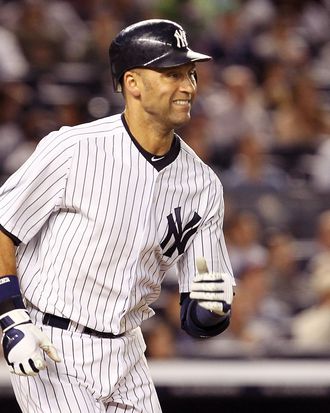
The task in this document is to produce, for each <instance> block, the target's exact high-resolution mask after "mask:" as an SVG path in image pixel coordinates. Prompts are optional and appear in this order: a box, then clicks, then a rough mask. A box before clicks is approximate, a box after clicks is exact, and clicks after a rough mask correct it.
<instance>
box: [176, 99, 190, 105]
mask: <svg viewBox="0 0 330 413" xmlns="http://www.w3.org/2000/svg"><path fill="white" fill-rule="evenodd" d="M175 103H177V104H178V105H186V104H187V103H189V100H176V101H175Z"/></svg>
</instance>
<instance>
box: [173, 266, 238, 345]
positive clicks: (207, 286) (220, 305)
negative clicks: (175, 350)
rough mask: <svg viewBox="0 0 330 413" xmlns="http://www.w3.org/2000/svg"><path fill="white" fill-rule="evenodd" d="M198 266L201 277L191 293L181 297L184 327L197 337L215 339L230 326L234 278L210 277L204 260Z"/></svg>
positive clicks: (227, 275) (216, 275) (224, 275)
mask: <svg viewBox="0 0 330 413" xmlns="http://www.w3.org/2000/svg"><path fill="white" fill-rule="evenodd" d="M196 264H197V270H198V274H197V275H196V277H195V279H194V281H193V283H192V287H191V293H190V295H189V293H183V294H181V301H180V304H181V325H182V328H183V329H184V330H185V331H186V332H187V333H188V334H190V335H191V336H193V337H199V338H202V337H203V338H206V337H213V336H216V335H218V334H220V333H222V332H223V331H224V330H226V328H227V327H228V326H229V323H230V312H231V303H232V300H233V284H232V278H231V276H230V275H229V274H226V273H209V271H208V268H207V264H206V261H205V259H204V258H199V259H198V260H197V262H196Z"/></svg>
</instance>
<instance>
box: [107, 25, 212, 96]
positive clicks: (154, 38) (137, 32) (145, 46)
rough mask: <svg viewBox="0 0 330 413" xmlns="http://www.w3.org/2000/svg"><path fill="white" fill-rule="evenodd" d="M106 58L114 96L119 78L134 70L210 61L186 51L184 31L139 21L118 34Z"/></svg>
mask: <svg viewBox="0 0 330 413" xmlns="http://www.w3.org/2000/svg"><path fill="white" fill-rule="evenodd" d="M109 56H110V64H111V73H112V79H113V86H114V89H115V91H116V92H121V90H122V88H121V79H122V76H123V74H124V73H125V72H126V71H127V70H130V69H133V68H135V67H149V68H161V67H162V68H166V67H173V66H180V65H183V64H185V63H188V62H203V61H206V60H210V59H211V57H210V56H207V55H205V54H201V53H197V52H194V51H192V50H191V49H189V47H188V42H187V38H186V33H185V31H184V29H183V28H182V27H181V26H180V25H179V24H177V23H174V22H172V21H170V20H163V19H150V20H143V21H141V22H139V23H135V24H132V25H131V26H128V27H127V28H126V29H124V30H122V31H121V32H119V33H118V34H117V36H116V37H115V38H114V40H113V41H112V43H111V45H110V49H109Z"/></svg>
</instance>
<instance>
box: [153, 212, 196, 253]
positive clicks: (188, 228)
mask: <svg viewBox="0 0 330 413" xmlns="http://www.w3.org/2000/svg"><path fill="white" fill-rule="evenodd" d="M201 219H202V218H201V217H200V216H199V215H198V214H197V212H194V216H193V217H192V219H191V220H190V221H189V222H188V223H187V224H186V225H185V227H184V228H182V218H181V207H177V208H174V216H173V213H171V214H170V215H167V222H168V230H167V234H166V236H165V238H164V239H163V241H162V242H161V243H160V246H161V247H162V249H163V250H164V249H165V247H167V246H168V244H169V242H170V241H171V239H172V236H173V238H174V242H173V243H172V245H170V246H168V248H167V249H166V251H165V252H164V255H166V256H167V257H172V255H173V253H174V251H175V250H176V249H177V250H178V254H179V255H180V254H182V253H183V252H184V250H185V248H186V245H187V242H188V241H189V239H190V238H191V237H192V236H193V235H194V234H195V232H196V231H197V229H198V224H199V221H200V220H201Z"/></svg>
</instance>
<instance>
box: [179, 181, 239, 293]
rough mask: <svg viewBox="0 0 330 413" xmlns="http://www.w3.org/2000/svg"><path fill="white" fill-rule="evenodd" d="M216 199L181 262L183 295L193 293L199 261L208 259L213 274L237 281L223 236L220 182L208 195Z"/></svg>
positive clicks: (222, 203) (180, 286)
mask: <svg viewBox="0 0 330 413" xmlns="http://www.w3.org/2000/svg"><path fill="white" fill-rule="evenodd" d="M208 199H210V200H212V202H210V203H209V209H208V212H207V215H206V217H205V218H204V220H203V222H202V224H201V225H200V227H199V228H198V230H197V232H196V235H195V237H194V239H193V241H192V242H191V244H190V245H189V247H188V249H187V250H186V251H185V253H184V254H183V255H182V257H181V258H180V260H179V262H178V278H179V289H180V292H181V293H183V292H189V291H190V284H191V282H192V280H193V278H194V276H195V274H196V272H197V270H196V258H197V257H204V258H205V259H206V262H207V266H208V269H209V271H210V272H226V273H229V274H231V276H232V279H233V285H235V279H234V275H233V271H232V267H231V263H230V260H229V256H228V252H227V247H226V242H225V237H224V234H223V217H224V200H223V190H222V185H221V183H220V181H219V180H218V179H216V180H215V181H214V183H213V188H212V191H211V193H210V194H209V196H208Z"/></svg>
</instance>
